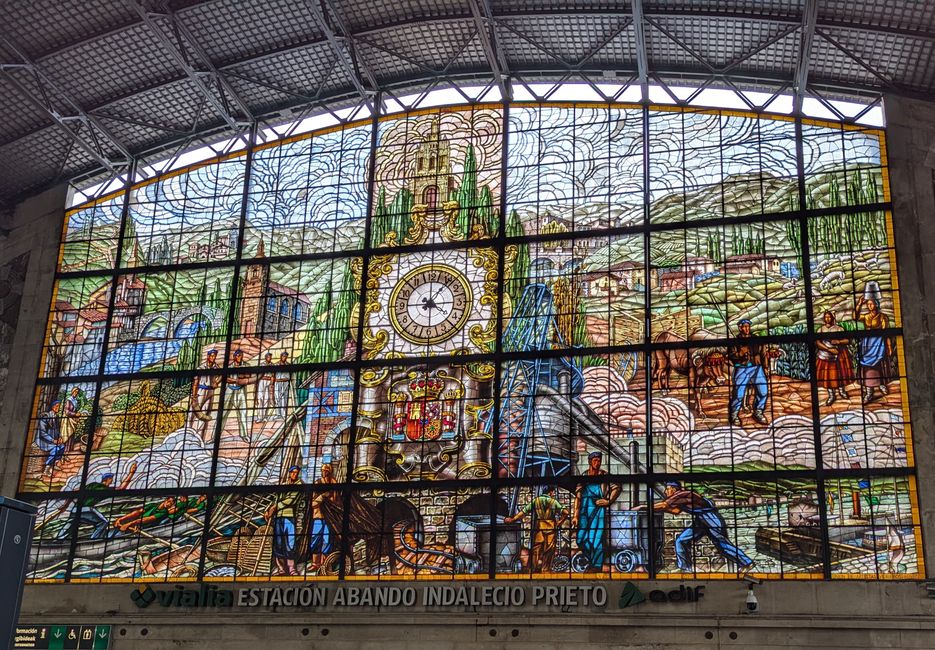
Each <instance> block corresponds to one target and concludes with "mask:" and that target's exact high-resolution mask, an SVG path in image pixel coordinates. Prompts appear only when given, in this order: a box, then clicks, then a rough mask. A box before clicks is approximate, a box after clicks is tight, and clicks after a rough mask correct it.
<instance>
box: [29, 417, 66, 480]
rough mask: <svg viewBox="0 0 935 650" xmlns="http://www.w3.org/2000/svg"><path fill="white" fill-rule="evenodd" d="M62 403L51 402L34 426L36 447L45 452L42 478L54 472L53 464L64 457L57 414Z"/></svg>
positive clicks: (62, 439) (63, 442) (63, 446)
mask: <svg viewBox="0 0 935 650" xmlns="http://www.w3.org/2000/svg"><path fill="white" fill-rule="evenodd" d="M61 410H62V403H61V402H60V401H58V400H56V401H54V402H52V406H51V407H50V408H49V410H48V411H47V412H45V413H43V414H42V415H40V416H39V420H38V423H37V424H36V438H35V442H36V446H37V447H38V448H39V449H41V450H42V451H44V452H46V456H45V463H43V465H42V474H43V476H44V475H46V474H48V475H49V476H51V475H52V473H53V472H54V471H55V463H57V462H59V461H60V460H61V459H62V457H63V456H64V455H65V440H64V438H62V430H61V427H60V423H59V412H61Z"/></svg>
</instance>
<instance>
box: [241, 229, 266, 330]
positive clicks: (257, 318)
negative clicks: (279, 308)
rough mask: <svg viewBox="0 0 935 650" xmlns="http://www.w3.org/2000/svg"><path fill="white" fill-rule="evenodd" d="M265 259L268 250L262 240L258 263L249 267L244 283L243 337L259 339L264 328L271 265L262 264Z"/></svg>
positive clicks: (242, 299)
mask: <svg viewBox="0 0 935 650" xmlns="http://www.w3.org/2000/svg"><path fill="white" fill-rule="evenodd" d="M265 258H266V249H265V247H264V245H263V240H262V239H261V240H260V243H259V244H258V245H257V249H256V259H257V261H258V263H255V264H251V265H249V266H248V267H247V274H246V277H245V278H244V282H243V291H242V292H241V303H240V335H241V336H245V337H258V336H260V331H261V330H262V328H263V317H264V310H265V308H266V302H265V300H266V288H267V287H268V286H269V265H268V264H263V263H262V260H264V259H265Z"/></svg>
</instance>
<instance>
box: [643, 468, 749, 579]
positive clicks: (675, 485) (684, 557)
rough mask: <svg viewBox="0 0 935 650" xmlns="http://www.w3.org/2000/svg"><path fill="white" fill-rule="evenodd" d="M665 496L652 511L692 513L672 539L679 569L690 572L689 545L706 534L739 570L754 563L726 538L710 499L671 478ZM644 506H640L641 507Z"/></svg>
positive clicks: (745, 569) (690, 547)
mask: <svg viewBox="0 0 935 650" xmlns="http://www.w3.org/2000/svg"><path fill="white" fill-rule="evenodd" d="M665 495H666V498H665V499H664V500H662V501H657V502H656V503H654V504H653V510H654V511H662V512H667V513H669V514H673V515H678V514H681V513H683V512H684V513H685V514H689V515H691V516H692V523H691V526H689V527H688V528H686V529H685V530H683V531H682V532H681V533H679V536H678V537H676V538H675V557H676V561H677V563H678V567H679V569H681V570H682V571H692V560H691V558H692V544H694V543H695V542H697V541H698V540H699V539H701V538H702V537H707V538H708V539H710V540H711V543H712V544H714V548H716V549H717V551H718V553H720V554H721V555H722V556H723V557H724V558H726V559H727V560H730V561H731V562H733V563H734V564H736V565H737V568H738V569H740V571H741V572H742V573H747V572H748V571H749V570H750V569H751V567H752V566H753V560H751V559H750V558H749V556H747V554H746V553H744V552H743V551H742V550H740V549H739V548H737V547H736V546H734V544H733V543H731V541H730V540H729V539H727V524H726V523H724V518H723V517H722V516H721V513H719V512H718V511H717V508H715V507H714V504H713V503H712V502H711V500H710V499H707V498H705V497H703V496H701V495H700V494H698V493H697V492H695V491H693V490H688V489H685V488H683V487H682V484H681V483H679V482H678V481H670V482H668V483H666V487H665ZM643 507H645V506H641V508H643Z"/></svg>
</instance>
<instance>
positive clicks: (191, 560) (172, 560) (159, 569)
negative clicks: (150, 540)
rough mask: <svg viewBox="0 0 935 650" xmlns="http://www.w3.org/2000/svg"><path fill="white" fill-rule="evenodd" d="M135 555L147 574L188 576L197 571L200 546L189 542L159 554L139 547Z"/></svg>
mask: <svg viewBox="0 0 935 650" xmlns="http://www.w3.org/2000/svg"><path fill="white" fill-rule="evenodd" d="M137 557H138V558H139V566H140V568H141V569H142V570H143V572H144V573H146V574H148V575H156V574H159V575H168V576H170V577H172V578H182V577H190V576H194V575H195V574H197V573H198V559H199V558H200V557H201V547H200V546H198V545H191V544H189V545H187V546H179V547H177V548H173V549H170V550H166V551H165V552H163V553H159V554H153V553H152V551H149V550H147V549H140V550H139V551H138V552H137Z"/></svg>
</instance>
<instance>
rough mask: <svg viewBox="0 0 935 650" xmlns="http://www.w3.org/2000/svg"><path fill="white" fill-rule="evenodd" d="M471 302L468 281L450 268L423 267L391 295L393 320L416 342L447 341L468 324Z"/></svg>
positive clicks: (395, 324)
mask: <svg viewBox="0 0 935 650" xmlns="http://www.w3.org/2000/svg"><path fill="white" fill-rule="evenodd" d="M471 302H472V296H471V287H470V285H469V284H468V282H467V279H466V278H465V277H464V276H463V275H462V274H461V273H459V272H458V271H456V270H454V269H453V268H451V267H449V266H442V265H440V264H430V265H426V266H420V267H417V268H415V269H413V270H412V271H410V272H409V273H407V274H406V275H405V277H403V279H402V280H401V281H400V282H399V284H397V285H396V287H395V288H394V289H393V292H392V293H391V294H390V310H389V311H390V320H391V321H392V323H393V327H394V328H395V329H396V331H397V332H399V334H400V335H401V336H402V337H403V338H405V339H407V340H408V341H411V342H413V343H419V344H431V343H441V342H442V341H447V340H448V339H450V338H451V337H452V336H454V335H455V334H456V333H457V332H458V331H459V330H461V328H463V327H464V324H465V323H466V322H467V319H468V315H469V313H470V309H469V306H470V305H471Z"/></svg>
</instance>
